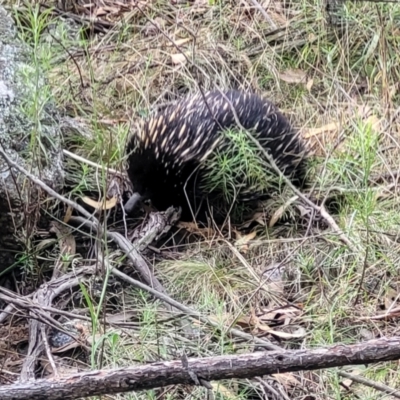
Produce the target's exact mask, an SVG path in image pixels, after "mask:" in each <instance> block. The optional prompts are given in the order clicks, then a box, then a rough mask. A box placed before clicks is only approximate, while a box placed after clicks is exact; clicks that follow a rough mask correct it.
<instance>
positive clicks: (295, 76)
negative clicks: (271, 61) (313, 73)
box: [278, 69, 307, 83]
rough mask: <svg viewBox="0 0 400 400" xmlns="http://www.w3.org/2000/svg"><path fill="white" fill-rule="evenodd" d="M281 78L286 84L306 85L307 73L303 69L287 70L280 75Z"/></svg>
mask: <svg viewBox="0 0 400 400" xmlns="http://www.w3.org/2000/svg"><path fill="white" fill-rule="evenodd" d="M278 76H279V78H280V79H281V80H282V81H284V82H286V83H304V82H305V81H306V78H307V73H306V72H305V71H302V70H301V69H287V70H285V71H283V72H280V73H279V74H278Z"/></svg>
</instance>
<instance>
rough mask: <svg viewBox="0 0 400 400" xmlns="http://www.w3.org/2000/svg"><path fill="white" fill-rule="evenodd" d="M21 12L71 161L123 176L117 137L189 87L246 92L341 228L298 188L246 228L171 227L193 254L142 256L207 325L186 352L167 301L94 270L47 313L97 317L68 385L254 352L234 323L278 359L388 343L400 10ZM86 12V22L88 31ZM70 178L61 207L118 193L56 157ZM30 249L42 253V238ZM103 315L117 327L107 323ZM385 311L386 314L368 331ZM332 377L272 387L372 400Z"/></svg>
mask: <svg viewBox="0 0 400 400" xmlns="http://www.w3.org/2000/svg"><path fill="white" fill-rule="evenodd" d="M16 3H17V2H13V4H14V8H13V16H14V18H15V20H16V23H17V25H18V27H19V35H20V37H21V38H22V39H23V40H24V41H25V42H26V43H28V44H29V45H30V46H31V48H32V54H33V57H32V58H33V61H34V63H35V65H37V67H38V68H40V69H41V70H42V71H44V72H45V73H46V74H47V76H48V79H49V85H48V92H46V93H42V95H43V98H45V99H52V100H53V101H55V102H56V105H57V107H58V108H59V110H60V111H61V113H63V114H64V115H68V116H69V117H70V118H73V119H74V120H76V121H77V123H79V126H80V127H81V129H82V130H79V129H78V130H77V132H76V133H75V134H74V135H71V136H70V137H67V138H65V149H66V150H68V151H70V152H72V153H74V154H76V155H78V156H80V157H82V158H83V159H85V160H90V161H92V162H94V163H96V164H98V165H100V166H102V167H109V168H113V169H115V170H117V171H124V166H125V153H124V151H125V145H126V140H127V137H128V135H129V129H130V127H131V126H132V125H133V124H134V123H135V121H137V119H138V118H142V117H143V116H145V115H148V114H149V113H150V112H152V111H154V110H155V107H156V106H160V105H162V104H164V103H168V102H171V101H174V100H176V99H179V98H182V97H183V96H184V95H186V94H189V93H192V92H196V91H198V90H199V87H200V88H201V89H203V90H208V89H212V88H216V87H218V88H221V89H225V88H239V89H242V90H251V91H255V92H257V93H259V94H261V95H263V96H265V97H267V98H269V99H271V100H272V101H273V102H274V103H275V104H276V105H277V106H278V107H279V108H280V109H281V110H282V111H283V113H284V114H285V115H287V116H288V117H289V118H290V120H291V122H292V123H293V125H294V126H296V127H297V128H298V129H299V131H300V133H301V135H302V136H303V138H304V140H305V141H306V142H307V144H308V146H309V148H310V149H311V151H312V154H313V160H314V161H313V162H312V163H311V165H310V177H311V179H312V184H313V188H312V191H313V196H314V198H318V199H320V200H322V199H325V204H326V210H327V212H328V213H329V214H330V216H331V217H332V219H333V221H334V222H335V223H336V224H337V225H338V226H339V228H340V229H341V230H342V236H341V235H338V233H337V232H335V231H334V229H333V227H332V224H331V223H329V222H327V221H325V220H324V218H322V217H321V216H320V215H314V213H313V212H312V209H308V208H305V207H304V204H303V203H301V201H300V202H298V201H297V200H298V199H297V200H295V201H293V202H289V201H288V199H289V198H291V199H292V196H293V193H291V194H290V196H289V197H282V198H278V199H274V201H273V202H270V203H268V211H266V212H264V213H263V212H260V213H258V214H257V215H256V217H255V218H254V221H253V222H256V224H255V226H254V224H253V227H252V229H251V230H248V229H247V230H239V229H238V228H235V227H231V228H230V229H228V230H223V231H221V230H218V229H215V227H212V226H211V227H209V229H197V228H196V227H195V226H193V225H189V226H188V225H187V226H185V225H182V226H181V228H180V230H179V233H180V234H181V236H182V234H183V233H188V234H189V235H190V243H189V242H188V241H183V240H182V241H180V242H179V241H178V240H177V239H176V240H175V241H173V240H169V241H168V242H165V243H161V244H160V243H157V247H158V250H157V251H153V252H152V251H147V252H146V254H145V256H146V259H147V261H148V262H149V264H151V265H152V266H153V270H154V274H155V276H157V277H158V279H159V280H160V281H161V282H162V284H163V286H164V287H165V290H166V291H167V293H168V294H169V295H170V296H171V297H172V298H174V299H175V300H177V301H179V302H181V303H182V304H185V305H188V306H190V307H192V308H194V309H196V310H197V311H199V312H201V313H204V315H205V316H207V317H208V318H210V319H212V320H213V321H217V322H218V324H219V325H220V329H215V328H213V327H211V326H206V325H201V329H200V327H199V331H198V335H196V336H195V338H191V339H188V338H186V337H185V335H184V333H183V332H182V330H181V329H182V328H181V326H180V325H179V324H177V322H179V319H180V318H181V317H180V316H178V317H176V316H171V315H169V314H168V312H167V311H166V309H165V304H164V303H163V302H162V301H160V300H155V299H154V298H153V297H152V296H150V295H149V294H148V293H146V292H145V291H141V290H138V289H135V288H132V287H130V286H128V285H121V284H120V283H119V282H117V280H116V279H115V278H110V276H109V275H107V274H106V276H104V277H103V278H104V279H99V281H97V282H96V285H97V286H96V285H94V286H93V287H83V285H82V286H81V287H79V288H78V289H77V291H78V292H79V293H80V297H79V296H78V297H79V299H80V300H79V301H76V299H75V302H74V305H73V306H71V304H72V302H71V301H66V300H65V299H64V300H65V301H64V303H63V305H60V304H59V305H58V306H59V307H64V308H65V307H66V308H69V310H70V311H71V312H74V313H76V314H77V315H78V314H80V315H82V314H83V315H87V316H89V317H91V318H92V323H91V326H90V336H91V339H90V340H89V339H88V342H89V343H90V346H92V353H91V356H85V357H84V356H82V355H81V356H76V353H77V352H79V351H78V350H79V348H75V349H73V350H74V351H75V353H74V355H73V354H71V353H68V354H67V356H65V355H64V356H65V357H66V358H65V359H66V360H67V358H68V360H69V361H65V365H64V369H65V371H66V373H68V371H69V370H73V369H75V368H78V369H83V370H85V368H87V369H88V368H105V367H107V368H112V367H118V366H127V365H136V364H140V363H143V362H146V363H148V362H152V361H157V360H173V359H177V358H180V357H181V355H182V353H183V352H185V353H186V354H187V355H189V356H191V357H204V356H210V355H223V354H224V355H225V354H238V353H243V352H251V351H253V350H254V344H253V343H251V342H250V341H249V342H246V341H244V340H239V339H237V338H234V337H232V336H230V335H229V333H228V329H229V328H230V327H237V328H240V329H243V330H244V331H246V332H249V333H251V334H252V335H255V336H263V337H265V338H267V339H269V340H270V341H271V342H273V343H274V344H276V345H278V346H280V347H282V348H288V349H289V348H290V349H296V348H310V349H311V348H318V347H322V346H327V345H332V344H336V343H341V344H350V343H356V342H360V341H363V340H367V339H372V338H377V337H382V336H391V335H396V334H398V333H399V332H398V329H399V328H398V325H397V320H396V316H395V315H394V316H392V315H391V314H390V310H392V309H393V308H395V307H397V303H398V298H399V295H400V280H399V274H398V263H399V262H400V199H399V191H398V190H397V180H398V177H399V171H400V163H399V154H400V92H399V90H400V85H399V82H400V51H399V49H400V5H396V4H394V3H374V2H351V1H345V2H344V3H343V6H342V7H341V8H339V7H338V10H337V12H338V14H337V15H333V14H331V15H328V13H327V11H326V10H325V2H324V1H322V0H296V1H288V0H286V1H285V0H281V1H278V0H275V1H269V0H263V1H261V0H260V1H258V2H253V1H249V0H247V1H219V0H196V1H163V0H151V1H139V2H137V5H132V4H128V3H129V2H124V1H119V2H117V1H114V0H104V1H103V2H92V6H91V7H89V6H86V7H84V6H83V5H82V4H84V3H85V2H84V1H82V2H79V1H78V2H72V3H76V5H75V6H72V7H71V8H70V9H69V10H68V11H67V13H63V12H61V10H57V9H56V10H54V9H51V8H47V7H37V6H35V5H29V6H28V5H27V4H26V3H24V4H23V3H22V2H21V4H19V5H16ZM86 3H88V4H89V2H86ZM125 3H126V4H125ZM78 4H81V5H80V6H79V5H78ZM95 4H98V5H95ZM100 4H101V5H100ZM124 4H125V5H124ZM255 4H256V5H257V4H258V5H259V6H261V8H262V10H260V8H258V7H257V6H256V5H255ZM90 15H95V16H96V20H95V22H94V23H92V24H90V23H89V20H90V18H89V17H90ZM82 132H84V133H82ZM65 165H66V172H67V179H66V183H67V187H66V193H64V195H65V196H67V197H70V198H72V199H74V200H77V199H78V200H79V199H80V200H81V201H84V198H85V196H90V197H91V198H92V199H95V201H97V200H98V198H99V197H101V196H103V195H104V194H105V193H107V192H108V190H109V187H110V185H111V184H115V180H114V177H112V176H107V175H106V174H105V173H104V170H103V172H102V170H101V169H99V168H96V167H93V166H90V165H88V164H87V163H85V162H82V161H79V160H76V159H72V158H70V157H69V156H66V157H65ZM121 190H123V189H121ZM283 210H284V212H285V213H286V214H287V215H288V216H289V219H288V221H289V222H286V223H279V221H275V219H276V218H275V217H277V216H278V215H281V213H282V212H283ZM58 217H59V218H60V219H61V220H62V219H63V218H64V216H63V215H61V216H60V215H59V216H58ZM271 220H272V221H275V222H274V223H272V222H271ZM142 221H143V215H142V216H141V217H140V218H139V219H137V220H135V221H132V222H130V223H129V224H128V231H129V232H128V233H129V234H131V232H132V231H133V229H134V228H136V227H137V226H140V224H141V223H142ZM115 226H116V227H117V226H118V224H116V225H115ZM116 227H114V226H113V225H112V224H111V223H110V225H109V226H108V227H107V229H108V230H113V229H117V228H116ZM73 236H74V238H75V241H76V244H77V249H78V251H77V252H79V254H80V257H81V258H80V263H81V264H82V263H83V264H84V263H85V262H89V261H88V260H89V259H90V258H92V257H93V254H94V253H93V248H94V245H95V243H96V242H95V240H94V239H95V238H93V237H89V236H88V234H85V233H84V232H78V231H77V232H73ZM343 237H344V238H345V240H347V244H345V243H344V242H343ZM349 243H350V245H349ZM32 246H37V249H38V250H37V252H36V253H35V254H42V253H44V250H41V249H43V243H41V241H37V242H33V243H32ZM101 246H103V252H104V254H106V253H107V252H110V253H111V252H114V251H115V249H116V247H115V244H113V243H110V242H105V243H104V241H103V242H102V244H101ZM105 246H109V247H105ZM41 252H42V253H41ZM56 253H57V252H56V250H54V249H52V250H49V248H47V250H46V252H45V254H42V258H40V259H41V260H42V262H35V263H32V264H30V265H26V266H25V267H26V268H25V270H24V271H25V272H24V274H23V277H22V278H20V279H21V280H22V279H23V280H24V281H25V282H29V284H28V283H25V284H26V285H28V286H29V285H30V286H32V287H34V288H37V287H38V286H39V284H41V283H42V282H43V281H44V280H45V279H46V277H47V276H48V270H49V269H50V268H51V265H52V264H53V263H54V260H55V259H56V258H57V254H56ZM121 263H123V262H121ZM96 291H97V292H96ZM96 293H97V294H96ZM99 293H100V294H99ZM55 306H57V305H55ZM104 313H107V314H108V315H114V317H115V319H114V321H118V322H121V321H122V322H124V323H125V322H126V324H125V325H123V324H122V323H121V324H120V325H118V324H117V325H113V324H110V325H108V324H103V323H102V319H101V316H102V315H104ZM385 313H388V315H389V317H388V318H385V319H383V318H380V317H381V316H382V315H384V314H385ZM94 316H96V318H94ZM377 316H379V318H376V317H377ZM118 318H120V319H118ZM128 322H129V323H128ZM61 356H63V355H61ZM61 356H60V357H61ZM78 359H79V361H78ZM398 369H399V366H398V363H396V362H392V363H379V364H374V365H369V366H357V367H347V368H342V370H345V371H347V372H351V373H352V374H354V375H362V376H364V377H366V378H368V379H370V380H372V381H376V382H381V383H385V384H387V385H388V386H390V387H392V388H399V387H400V374H399V370H398ZM339 370H340V369H339V368H336V369H335V368H334V369H326V370H317V371H311V372H310V371H304V372H297V373H286V374H276V375H274V376H271V377H268V385H272V386H273V387H275V388H276V390H278V392H280V393H281V398H282V399H321V400H322V399H342V400H344V399H356V398H357V399H363V400H366V399H369V400H372V399H382V398H384V397H385V395H384V394H383V393H381V392H380V391H378V390H377V389H375V388H372V387H369V386H364V385H361V384H357V383H354V382H352V381H351V380H346V379H343V378H342V377H340V376H339V375H338V371H339ZM212 385H213V391H214V395H215V398H216V399H243V400H245V399H272V398H274V399H275V398H276V397H273V396H274V395H273V394H271V392H269V391H268V386H265V385H262V384H261V383H260V381H258V380H251V379H248V380H238V379H237V380H236V379H232V380H229V381H221V382H215V383H212ZM205 395H206V389H204V388H203V387H186V386H175V387H168V388H164V389H155V390H151V391H146V392H140V393H130V394H120V395H114V396H108V397H107V398H110V399H153V398H154V399H155V398H160V397H162V396H163V398H165V399H186V398H187V399H189V398H190V399H203V398H205ZM385 398H388V399H389V398H391V397H390V396H387V397H385Z"/></svg>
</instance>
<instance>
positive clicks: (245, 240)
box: [234, 230, 257, 253]
mask: <svg viewBox="0 0 400 400" xmlns="http://www.w3.org/2000/svg"><path fill="white" fill-rule="evenodd" d="M256 236H257V232H256V231H255V230H254V231H253V232H251V233H249V234H247V235H241V234H240V232H236V237H238V239H237V240H236V242H235V244H234V245H235V247H237V248H238V249H239V251H240V252H241V253H246V252H247V251H248V250H249V247H250V245H249V242H250V241H251V240H253V239H254V238H255V237H256Z"/></svg>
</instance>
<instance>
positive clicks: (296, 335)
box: [269, 327, 306, 339]
mask: <svg viewBox="0 0 400 400" xmlns="http://www.w3.org/2000/svg"><path fill="white" fill-rule="evenodd" d="M269 333H270V334H271V335H275V336H278V337H279V338H281V339H301V338H303V337H304V336H305V335H306V330H305V329H304V328H301V327H300V328H298V329H297V330H295V331H294V332H282V331H276V330H273V329H271V330H270V331H269Z"/></svg>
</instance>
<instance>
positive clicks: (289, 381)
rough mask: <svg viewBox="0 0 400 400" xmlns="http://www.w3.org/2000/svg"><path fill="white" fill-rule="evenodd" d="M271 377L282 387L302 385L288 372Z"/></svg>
mask: <svg viewBox="0 0 400 400" xmlns="http://www.w3.org/2000/svg"><path fill="white" fill-rule="evenodd" d="M272 376H273V377H274V378H275V379H276V380H277V382H279V383H280V384H281V385H283V386H284V387H286V388H287V387H288V386H298V387H303V385H302V383H301V382H299V380H298V379H297V378H296V377H295V376H294V375H293V374H292V373H290V372H285V373H282V374H272Z"/></svg>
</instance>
